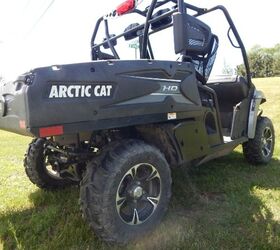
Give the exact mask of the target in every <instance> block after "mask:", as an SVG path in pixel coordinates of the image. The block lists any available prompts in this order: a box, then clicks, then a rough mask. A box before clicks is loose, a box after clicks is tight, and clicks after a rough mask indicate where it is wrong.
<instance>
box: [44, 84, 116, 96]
mask: <svg viewBox="0 0 280 250" xmlns="http://www.w3.org/2000/svg"><path fill="white" fill-rule="evenodd" d="M112 88H113V86H112V85H52V87H51V91H50V94H49V98H77V97H108V96H111V94H112Z"/></svg>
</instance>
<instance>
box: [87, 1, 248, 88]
mask: <svg viewBox="0 0 280 250" xmlns="http://www.w3.org/2000/svg"><path fill="white" fill-rule="evenodd" d="M127 1H133V0H127ZM135 2H137V1H136V0H134V3H135ZM167 3H173V4H174V5H173V7H172V8H171V9H169V10H168V11H164V12H162V13H161V14H160V15H157V16H156V17H155V16H153V13H154V10H156V9H159V8H160V7H161V6H163V5H165V4H167ZM188 10H191V11H192V13H194V14H192V15H191V16H192V17H193V18H196V17H199V16H202V15H205V14H207V13H210V12H213V11H217V10H220V11H222V13H223V14H224V16H225V18H226V20H227V22H228V24H229V29H228V33H227V36H228V39H229V41H230V43H231V44H232V46H233V47H235V48H239V49H241V52H242V56H243V62H244V65H245V69H246V75H247V83H248V86H249V87H251V86H252V81H251V74H250V67H249V62H248V57H247V53H246V49H245V46H244V44H243V42H242V40H241V37H240V35H239V33H238V31H237V29H236V27H235V25H234V22H233V20H232V18H231V17H230V15H229V12H228V11H227V9H226V8H225V7H224V6H222V5H218V6H215V7H213V8H210V9H206V8H199V7H197V6H194V5H191V4H188V3H186V2H185V1H184V0H162V1H159V0H152V2H151V4H150V5H149V6H147V7H146V8H145V10H143V11H141V10H139V9H137V6H135V7H134V8H133V9H132V10H129V11H128V13H136V14H138V15H141V16H143V17H144V18H145V19H146V21H145V23H143V24H135V25H134V26H131V27H130V28H129V29H126V30H125V31H124V32H123V33H121V34H119V35H114V36H112V35H110V33H109V25H108V19H109V18H110V17H111V16H116V15H117V13H116V11H113V12H112V13H110V14H109V15H106V16H102V17H100V18H99V19H98V20H97V22H96V25H95V29H94V32H93V35H92V38H91V56H92V60H106V59H112V60H113V59H120V57H119V55H118V53H117V51H116V49H115V45H116V41H117V39H119V38H121V37H126V36H129V35H130V34H132V33H134V34H137V35H136V37H139V43H140V44H139V45H140V59H154V54H153V50H152V46H151V43H150V39H149V36H150V35H152V34H154V33H157V32H159V31H161V30H164V29H167V28H169V27H172V26H173V28H174V44H175V50H176V46H177V47H178V41H177V40H178V39H176V36H177V37H180V38H181V37H184V35H181V34H179V35H178V34H176V33H178V31H180V32H183V33H186V32H187V30H186V31H184V30H182V29H181V30H180V29H178V28H177V27H176V26H178V22H176V23H175V21H174V15H175V14H178V13H179V14H181V15H187V12H188ZM125 14H126V13H125ZM172 16H173V21H172V19H171V22H170V23H166V24H164V22H163V25H161V26H159V27H157V28H155V29H152V30H151V29H150V27H151V25H153V24H155V23H157V22H160V21H162V20H164V19H166V18H168V17H169V18H171V17H172ZM101 23H104V27H105V39H104V40H103V41H102V42H101V43H96V42H95V41H96V37H97V34H98V31H99V28H100V25H101ZM179 25H180V22H179ZM231 31H232V33H233V34H234V37H235V39H236V42H237V45H236V44H234V43H233V41H232V39H231V37H230V32H231ZM186 35H187V34H186ZM179 40H180V39H179ZM180 42H181V43H182V41H180ZM180 42H179V43H180ZM180 46H181V45H179V47H180ZM101 47H104V48H108V49H110V50H111V52H112V55H110V54H107V53H104V52H102V51H101ZM176 53H177V51H176ZM180 54H181V55H182V56H186V51H185V50H183V51H181V52H180Z"/></svg>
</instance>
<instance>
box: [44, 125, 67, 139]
mask: <svg viewBox="0 0 280 250" xmlns="http://www.w3.org/2000/svg"><path fill="white" fill-rule="evenodd" d="M39 133H40V137H48V136H54V135H63V133H64V129H63V126H53V127H45V128H40V129H39Z"/></svg>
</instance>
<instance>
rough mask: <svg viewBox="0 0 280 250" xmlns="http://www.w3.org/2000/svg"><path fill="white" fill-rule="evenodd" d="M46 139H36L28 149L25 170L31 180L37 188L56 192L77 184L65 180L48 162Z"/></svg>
mask: <svg viewBox="0 0 280 250" xmlns="http://www.w3.org/2000/svg"><path fill="white" fill-rule="evenodd" d="M45 144H46V139H43V138H36V139H34V140H33V141H32V142H31V143H30V144H29V147H28V149H27V152H26V154H25V158H24V168H25V172H26V175H27V176H28V178H29V180H30V181H31V182H32V183H33V184H35V185H36V186H37V187H39V188H42V189H46V190H54V189H61V188H64V187H66V186H69V185H73V184H77V183H76V182H74V181H71V180H67V179H63V178H61V177H60V176H59V174H58V172H56V171H55V170H54V168H53V166H51V165H50V164H49V162H48V153H47V150H46V148H45Z"/></svg>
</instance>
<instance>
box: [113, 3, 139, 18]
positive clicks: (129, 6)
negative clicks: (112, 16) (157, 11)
mask: <svg viewBox="0 0 280 250" xmlns="http://www.w3.org/2000/svg"><path fill="white" fill-rule="evenodd" d="M134 8H135V0H126V1H125V2H123V3H122V4H120V5H119V6H118V7H117V8H116V12H117V14H118V15H119V16H121V15H124V14H126V13H127V12H129V11H131V10H133V9H134Z"/></svg>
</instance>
